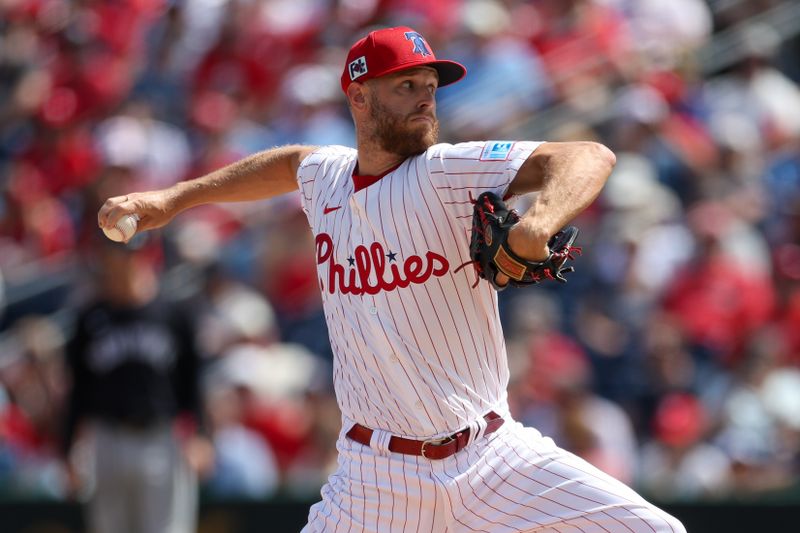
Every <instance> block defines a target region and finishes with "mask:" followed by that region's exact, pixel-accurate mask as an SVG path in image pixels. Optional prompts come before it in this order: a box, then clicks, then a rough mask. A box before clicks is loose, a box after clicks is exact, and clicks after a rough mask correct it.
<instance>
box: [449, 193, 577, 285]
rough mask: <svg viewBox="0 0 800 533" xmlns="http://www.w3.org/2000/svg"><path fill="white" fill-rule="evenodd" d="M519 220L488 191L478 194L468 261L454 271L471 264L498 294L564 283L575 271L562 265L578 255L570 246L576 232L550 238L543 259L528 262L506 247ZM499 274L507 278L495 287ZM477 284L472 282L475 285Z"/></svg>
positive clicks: (571, 229)
mask: <svg viewBox="0 0 800 533" xmlns="http://www.w3.org/2000/svg"><path fill="white" fill-rule="evenodd" d="M519 219H520V217H519V214H518V213H517V212H516V211H515V210H513V209H509V208H508V206H507V205H506V203H505V202H504V201H503V200H502V199H501V198H500V197H499V196H497V195H496V194H494V193H493V192H490V191H487V192H484V193H481V195H480V196H478V199H477V200H475V204H474V211H473V216H472V239H471V241H470V246H469V255H470V258H471V259H472V260H471V261H468V262H467V263H465V264H464V265H461V267H459V269H458V270H460V269H461V268H462V267H464V266H466V265H468V264H472V265H473V266H474V267H475V271H476V272H477V274H478V276H479V277H480V278H483V279H486V280H489V282H490V283H491V284H492V287H494V288H495V290H498V291H501V290H503V289H505V288H506V287H507V286H508V285H513V286H515V287H525V286H528V285H534V284H537V283H539V282H541V281H543V280H546V279H552V280H555V281H558V282H560V283H566V282H567V278H566V277H564V274H566V273H567V272H572V271H573V270H575V269H574V268H573V267H571V266H565V264H566V262H567V260H568V259H572V260H574V259H575V257H574V255H573V254H580V253H581V249H580V248H578V247H577V246H573V243H574V242H575V238H576V237H577V236H578V228H576V227H574V226H567V227H565V228H564V229H562V230H561V231H559V232H558V233H556V234H555V235H553V236H552V237H551V238H550V240H549V241H548V242H547V246H548V248H549V249H550V255H548V256H547V259H545V260H543V261H528V260H526V259H523V258H521V257H520V256H518V255H517V254H515V253H514V252H513V251H512V250H511V248H509V246H508V232H509V230H511V228H512V227H514V225H515V224H517V223H518V222H519ZM501 272H502V273H503V274H505V275H506V276H508V277H509V282H508V284H507V285H498V284H497V282H496V281H495V278H496V276H497V274H498V273H501ZM479 281H480V280H479V279H478V280H476V281H475V285H477V284H478V282H479ZM475 285H473V287H474V286H475Z"/></svg>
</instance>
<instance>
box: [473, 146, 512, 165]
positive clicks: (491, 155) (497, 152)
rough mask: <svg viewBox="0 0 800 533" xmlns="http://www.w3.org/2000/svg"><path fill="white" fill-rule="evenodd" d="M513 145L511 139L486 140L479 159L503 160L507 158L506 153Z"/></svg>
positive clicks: (508, 152) (509, 151)
mask: <svg viewBox="0 0 800 533" xmlns="http://www.w3.org/2000/svg"><path fill="white" fill-rule="evenodd" d="M513 146H514V142H513V141H486V144H485V145H484V146H483V151H482V152H481V157H480V158H479V160H480V161H505V160H507V159H508V154H510V153H511V148H512V147H513Z"/></svg>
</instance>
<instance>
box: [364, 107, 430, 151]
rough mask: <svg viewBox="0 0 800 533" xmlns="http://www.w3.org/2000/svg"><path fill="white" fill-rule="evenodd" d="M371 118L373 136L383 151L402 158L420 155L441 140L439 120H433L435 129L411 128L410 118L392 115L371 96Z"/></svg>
mask: <svg viewBox="0 0 800 533" xmlns="http://www.w3.org/2000/svg"><path fill="white" fill-rule="evenodd" d="M370 99H371V102H370V103H371V105H370V116H371V117H372V121H373V135H374V138H375V140H376V141H377V142H378V144H379V145H380V147H381V149H382V150H384V151H386V152H389V153H390V154H396V155H399V156H401V157H411V156H414V155H419V154H421V153H422V152H424V151H425V150H427V149H428V148H430V147H431V146H433V145H434V144H436V142H437V141H438V140H439V120H438V119H437V118H435V117H432V118H433V127H431V128H429V129H427V128H426V129H424V130H423V129H421V128H414V127H410V126H409V125H408V124H407V120H408V117H403V116H401V115H399V114H396V113H392V112H391V111H389V110H388V109H386V107H384V106H383V104H381V103H380V102H379V101H378V99H377V97H375V96H374V95H372V96H371V98H370Z"/></svg>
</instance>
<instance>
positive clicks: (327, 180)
mask: <svg viewBox="0 0 800 533" xmlns="http://www.w3.org/2000/svg"><path fill="white" fill-rule="evenodd" d="M354 154H355V150H353V149H352V148H347V147H344V146H322V147H320V148H317V149H316V150H314V151H313V152H311V153H310V154H308V155H307V156H306V158H305V159H303V161H302V162H301V163H300V166H298V167H297V176H296V179H297V185H298V188H299V190H300V202H301V207H302V209H303V212H304V213H305V214H306V217H307V218H308V223H309V225H310V226H311V227H312V228H313V226H314V217H315V216H316V212H317V207H318V206H319V197H320V195H324V194H327V192H326V191H328V190H329V189H331V188H335V187H336V186H337V183H336V182H337V180H339V179H341V176H342V172H341V171H342V169H343V168H345V167H346V166H348V165H349V164H350V162H351V160H352V159H354V158H355V155H354ZM328 192H329V191H328Z"/></svg>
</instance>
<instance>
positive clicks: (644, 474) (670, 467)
mask: <svg viewBox="0 0 800 533" xmlns="http://www.w3.org/2000/svg"><path fill="white" fill-rule="evenodd" d="M653 424H654V439H653V440H652V441H650V442H648V443H646V444H645V445H644V447H643V448H642V456H641V465H640V472H641V477H640V480H639V483H640V485H641V487H642V489H643V490H644V491H645V492H646V493H647V494H650V495H651V496H652V497H656V498H658V499H660V500H662V501H663V500H676V499H682V500H683V499H689V500H693V499H697V498H712V497H713V498H719V497H721V496H725V495H726V494H727V492H728V490H729V482H730V462H729V460H728V458H727V457H726V455H725V454H724V453H723V452H722V451H721V450H720V449H719V448H717V447H715V446H713V445H711V444H707V443H705V442H703V437H704V435H705V433H706V432H707V431H708V420H707V416H706V412H705V410H704V409H703V406H702V404H701V403H700V401H699V400H698V399H697V398H695V397H694V396H692V395H690V394H679V393H675V394H671V395H668V396H665V397H664V398H663V400H662V401H661V402H660V403H659V406H658V409H657V410H656V414H655V418H654V420H653Z"/></svg>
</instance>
